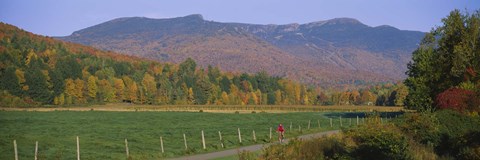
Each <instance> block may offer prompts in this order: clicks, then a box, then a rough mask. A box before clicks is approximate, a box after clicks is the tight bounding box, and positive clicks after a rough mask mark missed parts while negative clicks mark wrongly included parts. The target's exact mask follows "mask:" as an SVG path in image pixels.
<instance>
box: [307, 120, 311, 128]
mask: <svg viewBox="0 0 480 160" xmlns="http://www.w3.org/2000/svg"><path fill="white" fill-rule="evenodd" d="M310 121H311V120H308V127H307V129H310Z"/></svg>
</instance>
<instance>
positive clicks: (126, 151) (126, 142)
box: [125, 138, 130, 158]
mask: <svg viewBox="0 0 480 160" xmlns="http://www.w3.org/2000/svg"><path fill="white" fill-rule="evenodd" d="M125 153H127V158H128V157H130V154H129V153H128V141H127V139H126V138H125Z"/></svg>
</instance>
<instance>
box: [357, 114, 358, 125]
mask: <svg viewBox="0 0 480 160" xmlns="http://www.w3.org/2000/svg"><path fill="white" fill-rule="evenodd" d="M357 126H358V116H357Z"/></svg>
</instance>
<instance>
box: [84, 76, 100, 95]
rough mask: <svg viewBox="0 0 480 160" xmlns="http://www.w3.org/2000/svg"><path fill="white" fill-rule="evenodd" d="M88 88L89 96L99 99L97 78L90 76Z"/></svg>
mask: <svg viewBox="0 0 480 160" xmlns="http://www.w3.org/2000/svg"><path fill="white" fill-rule="evenodd" d="M87 88H88V96H89V97H90V98H92V99H95V98H96V97H97V92H98V86H97V78H96V77H95V76H92V75H90V76H89V77H88V82H87Z"/></svg>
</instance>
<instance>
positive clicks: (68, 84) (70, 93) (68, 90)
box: [64, 78, 76, 104]
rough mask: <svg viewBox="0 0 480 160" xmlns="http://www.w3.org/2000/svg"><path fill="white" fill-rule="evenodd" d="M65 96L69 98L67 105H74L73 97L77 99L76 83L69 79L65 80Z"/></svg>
mask: <svg viewBox="0 0 480 160" xmlns="http://www.w3.org/2000/svg"><path fill="white" fill-rule="evenodd" d="M64 92H65V94H66V96H67V101H66V104H72V99H73V97H76V95H75V81H74V80H72V79H70V78H68V79H66V80H65V91H64Z"/></svg>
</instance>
